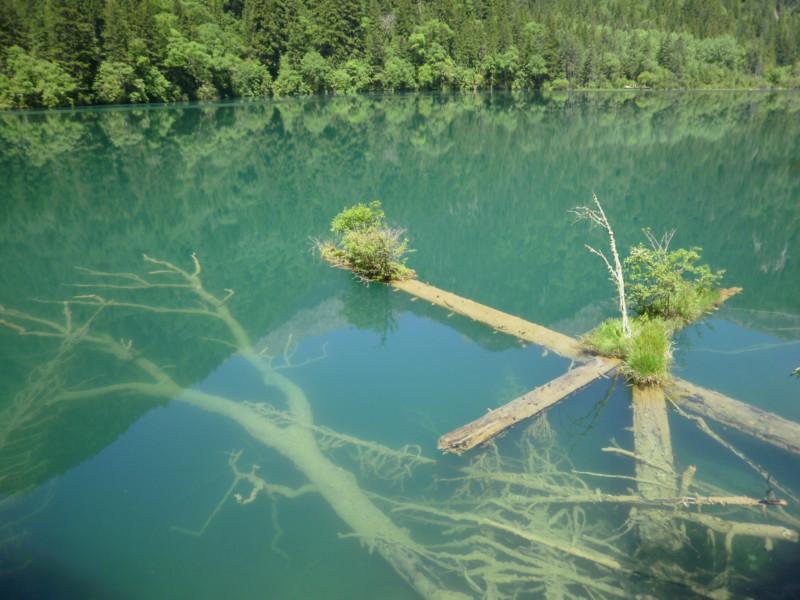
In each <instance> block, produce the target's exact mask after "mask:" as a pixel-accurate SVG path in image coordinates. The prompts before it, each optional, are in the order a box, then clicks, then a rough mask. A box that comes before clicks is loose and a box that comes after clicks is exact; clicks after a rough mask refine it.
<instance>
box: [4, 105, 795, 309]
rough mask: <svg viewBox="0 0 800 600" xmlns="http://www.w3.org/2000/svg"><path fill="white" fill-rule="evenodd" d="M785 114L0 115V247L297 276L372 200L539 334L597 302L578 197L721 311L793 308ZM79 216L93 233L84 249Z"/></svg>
mask: <svg viewBox="0 0 800 600" xmlns="http://www.w3.org/2000/svg"><path fill="white" fill-rule="evenodd" d="M798 112H800V99H798V97H797V96H796V95H792V94H774V95H768V94H753V93H750V94H714V93H706V94H700V93H698V94H653V95H644V96H632V95H627V94H612V95H588V96H570V97H563V98H562V97H555V98H551V99H549V100H547V101H534V100H532V99H526V98H517V97H514V96H508V95H496V96H494V97H492V96H477V97H469V96H468V97H459V96H455V97H437V96H399V97H386V98H383V97H356V98H342V99H311V100H292V101H286V102H276V103H266V104H252V105H246V104H239V105H231V106H224V105H219V106H218V105H212V106H195V107H189V108H163V109H133V110H106V111H76V112H65V113H30V114H19V113H6V114H4V115H2V123H3V126H2V128H0V136H2V144H3V145H2V155H1V156H2V160H3V162H2V167H0V168H2V171H3V176H4V179H5V180H6V182H7V188H6V197H7V201H6V202H5V203H4V210H5V211H6V214H5V215H4V218H3V227H4V231H3V240H4V241H5V244H4V245H5V247H4V254H6V255H8V254H9V250H10V248H9V245H10V244H11V243H12V242H13V243H14V245H15V246H14V247H16V248H24V247H25V246H31V247H35V248H36V249H37V251H36V253H35V254H36V255H39V256H47V257H49V258H50V263H51V265H50V267H49V268H55V269H57V270H60V269H63V267H64V266H71V265H72V264H74V263H75V262H76V261H75V259H74V258H73V256H72V253H73V252H74V253H75V254H76V255H77V256H79V257H81V260H80V261H77V262H85V260H86V259H94V258H95V257H96V260H91V262H92V263H93V264H98V263H107V262H109V261H112V260H114V258H115V257H120V256H122V255H125V254H126V253H127V252H131V254H134V255H136V254H138V253H139V251H140V250H145V249H149V250H151V251H152V250H153V249H154V248H161V247H164V246H165V245H167V244H168V247H169V248H170V254H171V255H172V254H175V255H177V254H178V252H176V251H177V250H181V251H183V250H186V249H189V250H191V249H198V250H200V249H202V248H208V250H209V252H206V253H205V254H206V255H208V254H209V253H211V254H213V255H214V256H216V257H219V258H223V257H225V258H227V259H235V260H237V261H239V262H240V263H241V264H244V263H247V264H248V265H249V267H245V269H248V268H251V269H252V271H251V272H253V273H255V272H263V271H262V269H263V267H264V265H265V264H269V265H272V267H273V268H287V270H291V272H292V274H293V279H294V280H295V281H297V282H299V281H300V280H307V279H309V278H313V277H314V275H313V274H312V273H311V272H312V271H313V270H314V268H315V265H314V264H313V261H308V260H305V258H306V257H304V256H300V255H299V254H298V252H297V250H298V249H299V248H300V247H301V246H304V245H305V244H306V239H307V237H308V236H309V235H321V234H323V233H324V231H325V225H326V223H327V220H328V219H329V217H330V216H331V215H332V214H334V213H335V212H336V211H337V210H338V209H339V208H341V206H343V205H346V204H348V203H352V202H353V201H355V200H363V199H368V198H372V197H380V198H381V199H382V200H383V201H384V203H385V204H386V206H387V208H388V210H389V214H390V215H391V217H392V218H393V219H394V220H395V221H397V222H398V223H401V224H403V225H404V226H407V227H408V228H409V229H410V232H411V234H412V237H413V243H414V246H415V247H416V248H417V249H418V250H419V252H418V254H417V255H416V256H414V257H413V260H412V262H413V264H414V265H415V267H416V268H417V270H418V271H419V272H420V273H421V276H422V277H423V278H426V279H429V280H431V281H435V282H437V283H438V284H439V285H441V286H443V287H448V286H449V287H451V288H453V289H454V291H457V292H464V293H466V295H468V296H470V297H476V298H478V299H484V300H486V301H487V302H488V303H490V304H495V305H496V304H501V305H505V306H506V308H508V309H509V310H511V311H512V312H514V313H517V314H523V315H525V316H530V317H534V318H535V319H536V320H537V321H540V322H545V323H555V322H558V321H560V320H563V319H569V318H570V317H572V316H573V315H574V314H575V313H576V312H577V311H578V310H580V309H581V308H583V307H585V306H587V305H590V304H592V303H594V302H596V300H597V294H596V286H599V285H601V281H602V278H603V275H602V273H601V272H599V270H597V269H595V268H594V267H595V265H593V264H592V262H591V261H590V260H587V257H586V256H585V253H584V252H583V251H582V248H581V241H582V238H581V236H582V235H583V232H582V231H581V230H580V229H579V228H573V227H571V226H570V222H569V218H568V217H567V215H566V213H565V210H566V209H567V208H569V207H571V206H573V205H575V204H576V203H578V202H582V201H585V199H586V198H587V197H588V195H589V193H590V191H591V190H592V189H594V190H596V191H597V192H598V194H599V195H600V197H601V199H602V200H603V201H604V202H605V203H606V204H607V205H608V207H609V211H610V212H611V214H612V217H613V218H614V220H615V222H616V225H617V228H618V229H619V230H620V233H619V236H620V238H621V239H622V240H624V241H623V244H627V243H630V244H632V243H634V242H636V241H638V240H639V239H640V236H639V235H638V229H639V228H641V227H645V226H652V227H653V228H654V229H665V228H671V227H677V228H678V235H677V236H676V239H675V243H676V244H680V245H692V244H697V245H702V246H703V247H704V248H705V249H706V255H707V257H708V259H709V260H710V261H711V262H712V263H713V264H715V265H720V266H722V267H725V268H727V269H728V272H729V279H728V281H729V282H730V283H731V284H734V283H735V284H737V285H742V286H744V287H745V288H746V289H747V290H750V291H752V293H745V294H744V295H743V296H742V298H740V299H739V300H737V306H743V307H748V308H752V309H769V310H777V311H781V312H789V313H797V312H798V306H797V304H796V301H794V303H793V301H792V300H791V299H792V298H797V297H800V294H799V293H789V292H790V291H800V290H798V289H797V286H798V285H800V283H798V282H800V277H798V276H797V275H796V274H797V272H798V262H797V258H796V256H797V254H798V248H797V244H798V243H800V242H798V239H797V234H796V231H797V230H798V227H797V223H798V219H799V218H800V216H799V213H800V211H798V210H797V202H798V197H800V148H799V147H798V145H799V144H800V143H799V142H798V141H797V140H798V139H800V135H797V134H798V132H797V131H796V129H797V128H798V127H800V125H798V122H799V121H800V119H798V118H797V115H798ZM86 223H92V224H93V225H95V226H96V227H94V229H102V231H95V230H94V229H93V231H92V236H91V237H92V242H93V243H92V244H91V247H90V248H89V251H88V252H87V248H86V247H83V246H81V242H80V237H81V235H78V232H82V231H83V230H82V228H83V227H84V226H85V224H86ZM56 226H58V227H60V228H63V229H64V231H65V232H66V231H69V232H73V233H71V234H70V235H58V234H56V233H55V232H54V229H53V228H54V227H56ZM265 228H266V229H265ZM272 231H280V232H283V233H284V234H285V235H282V236H270V235H269V232H272ZM167 237H168V238H169V242H167V240H166V239H165V238H167ZM476 242H479V243H476ZM49 244H54V245H56V246H55V247H52V248H51V247H49V246H48V245H49ZM287 244H293V245H294V246H293V247H292V249H289V248H287V247H286V245H287ZM278 246H280V249H279V248H278ZM56 247H57V249H58V251H57V252H55V251H51V250H55V248H56ZM112 248H113V249H114V250H113V251H111V249H112ZM53 257H57V258H56V259H55V261H56V262H53V260H54V259H53ZM267 257H269V258H267ZM58 261H63V262H62V263H60V264H58ZM260 261H263V262H261V263H260ZM288 261H292V265H291V267H289V266H288V265H287V262H288ZM26 263H27V264H26V266H25V270H26V271H28V272H30V270H31V269H30V268H31V265H30V259H28V260H27V261H26ZM7 266H8V263H7ZM43 268H44V267H43ZM498 273H503V276H502V277H500V276H498V275H497V274H498ZM523 273H524V274H525V276H518V274H523ZM45 274H46V273H42V275H45ZM2 277H3V279H4V280H5V281H8V279H7V278H8V277H12V281H14V277H13V274H11V273H9V269H8V268H4V269H3V274H2ZM36 279H38V280H39V281H53V277H42V278H36ZM487 280H492V286H491V289H486V288H487V286H486V285H485V281H487ZM587 280H588V281H589V285H587ZM5 281H4V283H5ZM20 283H21V282H20V281H14V284H15V286H18V285H19V284H20ZM239 287H241V286H239ZM755 290H758V293H757V294H756V293H755Z"/></svg>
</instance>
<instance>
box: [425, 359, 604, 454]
mask: <svg viewBox="0 0 800 600" xmlns="http://www.w3.org/2000/svg"><path fill="white" fill-rule="evenodd" d="M617 366H618V365H617V362H616V361H612V360H608V359H605V358H603V357H596V358H594V359H592V360H590V361H589V362H587V363H585V364H582V365H580V366H578V367H576V368H574V369H570V370H569V371H567V372H566V373H564V374H563V375H562V376H561V377H557V378H556V379H553V380H552V381H549V382H548V383H546V384H544V385H542V386H539V387H537V388H536V389H535V390H533V391H530V392H528V393H527V394H525V395H524V396H520V397H519V398H517V399H516V400H512V401H511V402H509V403H508V404H504V405H503V406H501V407H500V408H497V409H495V410H492V411H489V412H488V413H487V414H486V415H484V416H482V417H481V418H479V419H476V420H474V421H472V422H471V423H467V424H466V425H464V426H463V427H459V428H458V429H456V430H454V431H451V432H450V433H447V434H445V435H443V436H442V437H440V438H439V442H438V444H437V447H438V448H439V450H441V451H442V452H452V453H453V454H462V453H464V452H466V451H467V450H470V449H472V448H474V447H475V446H478V445H479V444H482V443H484V442H486V441H487V440H490V439H492V438H493V437H494V436H496V435H497V434H498V433H500V432H501V431H503V430H504V429H507V428H508V427H511V426H512V425H514V424H515V423H517V422H518V421H520V420H521V419H527V418H529V417H532V416H534V415H536V414H538V413H540V412H542V411H543V410H545V409H547V408H549V407H550V406H552V405H553V404H555V403H556V402H558V401H560V400H561V399H562V398H565V397H566V396H568V395H570V394H572V393H574V392H576V391H578V390H579V389H581V388H582V387H584V386H586V385H588V384H589V383H591V382H592V381H594V380H595V379H597V378H598V377H601V376H602V375H605V374H606V373H608V372H609V371H613V370H614V369H616V368H617Z"/></svg>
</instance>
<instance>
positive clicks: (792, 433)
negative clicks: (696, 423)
mask: <svg viewBox="0 0 800 600" xmlns="http://www.w3.org/2000/svg"><path fill="white" fill-rule="evenodd" d="M390 285H391V286H392V287H394V288H395V289H397V290H401V291H403V292H406V293H407V294H409V295H411V296H415V297H417V298H421V299H423V300H427V301H429V302H431V303H432V304H436V305H438V306H441V307H443V308H446V309H448V310H449V311H451V312H454V313H458V314H460V315H464V316H466V317H468V318H470V319H472V320H474V321H478V322H481V323H485V324H486V325H489V326H490V327H492V328H494V329H495V330H497V331H502V332H503V333H507V334H508V335H512V336H515V337H517V338H519V339H522V340H525V341H528V342H531V343H533V344H537V345H540V346H543V347H545V348H547V349H548V350H550V351H552V352H554V353H556V354H558V355H560V356H563V357H564V358H569V359H571V360H574V361H580V362H586V361H589V360H592V356H591V355H589V354H587V353H586V352H585V351H584V349H583V347H582V345H581V343H580V342H579V341H578V340H576V339H574V338H571V337H569V336H567V335H564V334H562V333H558V332H557V331H553V330H552V329H548V328H547V327H543V326H541V325H537V324H535V323H531V322H528V321H526V320H524V319H521V318H519V317H515V316H513V315H510V314H508V313H504V312H502V311H499V310H496V309H493V308H491V307H489V306H485V305H483V304H479V303H478V302H474V301H472V300H468V299H466V298H462V297H460V296H457V295H456V294H452V293H450V292H446V291H444V290H440V289H439V288H436V287H434V286H432V285H428V284H426V283H423V282H421V281H419V280H416V279H409V280H406V281H394V282H391V284H390ZM740 291H741V288H726V289H723V290H720V299H719V301H718V303H717V305H719V304H722V303H723V302H725V301H726V300H727V299H729V298H730V297H732V296H734V295H736V294H738V293H739V292H740ZM600 358H602V360H605V361H607V364H608V365H609V369H608V370H606V371H603V373H599V374H598V375H597V376H598V377H599V376H600V375H605V374H607V373H610V372H611V370H612V369H613V367H615V366H619V364H620V361H619V360H617V359H613V358H603V357H600ZM588 383H589V382H586V384H588ZM586 384H584V385H586ZM542 387H544V386H542ZM538 389H539V388H537V390H538ZM534 392H536V390H534ZM534 392H531V393H534ZM666 392H667V394H668V395H669V396H670V398H671V399H672V400H673V401H675V402H676V403H677V404H678V405H679V406H681V407H682V408H683V409H685V410H687V411H690V412H693V413H696V414H699V415H702V416H704V417H707V418H709V419H712V420H714V421H717V422H718V423H722V424H723V425H727V426H728V427H733V428H734V429H737V430H739V431H741V432H742V433H746V434H748V435H751V436H753V437H756V438H758V439H760V440H763V441H765V442H767V443H769V444H772V445H773V446H777V447H778V448H781V449H783V450H788V451H789V452H793V453H795V454H800V424H798V423H794V422H792V421H789V420H787V419H784V418H782V417H779V416H778V415H775V414H773V413H770V412H768V411H765V410H761V409H758V408H755V407H752V406H749V405H748V404H745V403H744V402H740V401H739V400H735V399H733V398H730V397H728V396H725V395H724V394H720V393H719V392H714V391H712V390H708V389H705V388H703V387H700V386H698V385H694V384H692V383H690V382H688V381H685V380H683V379H677V378H676V379H674V380H673V381H672V382H671V383H670V384H668V385H667V386H666ZM568 393H570V392H568ZM565 395H567V394H565ZM526 396H527V394H526ZM524 397H525V396H523V397H522V398H524ZM562 398H563V396H562ZM520 399H521V398H517V399H515V400H512V403H515V402H517V401H518V400H520ZM556 401H557V400H556ZM554 403H555V402H553V403H552V404H554ZM552 404H550V406H552ZM537 412H538V411H537ZM532 414H536V412H534V413H532ZM506 418H507V417H506V415H505V413H503V412H500V409H498V410H495V411H492V412H491V413H489V414H488V415H485V416H484V417H481V419H478V420H477V421H484V420H492V419H498V421H500V420H503V419H506ZM518 420H519V419H517V420H515V421H507V422H506V425H505V427H498V428H497V429H496V431H495V432H494V434H493V435H497V434H498V433H500V432H501V431H503V430H504V429H506V428H507V427H509V426H511V425H513V424H514V423H516V422H518ZM477 421H475V422H477ZM485 424H486V423H485V422H484V425H485ZM470 425H472V423H470V424H469V425H467V426H465V427H469V426H470ZM461 429H463V428H461ZM458 431H460V430H455V431H453V432H451V433H448V434H446V435H444V436H442V438H440V443H441V440H443V439H445V440H446V439H450V436H455V437H457V436H456V432H458ZM490 438H491V436H489V437H486V438H485V439H482V440H481V441H480V442H478V443H481V442H485V441H488V439H490ZM470 447H474V446H470ZM468 449H469V448H464V449H463V450H461V452H464V451H466V450H468Z"/></svg>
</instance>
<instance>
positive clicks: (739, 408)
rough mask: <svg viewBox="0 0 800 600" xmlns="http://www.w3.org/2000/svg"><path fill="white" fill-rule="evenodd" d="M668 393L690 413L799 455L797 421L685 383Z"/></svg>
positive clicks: (677, 382) (670, 386)
mask: <svg viewBox="0 0 800 600" xmlns="http://www.w3.org/2000/svg"><path fill="white" fill-rule="evenodd" d="M665 391H666V392H667V395H668V396H669V397H670V399H671V400H672V401H673V402H675V403H676V404H677V405H678V406H680V407H681V408H683V409H684V410H686V411H688V412H691V413H695V414H699V415H701V416H703V417H706V418H708V419H711V420H713V421H716V422H718V423H721V424H723V425H727V426H728V427H732V428H734V429H738V430H739V431H741V432H743V433H746V434H748V435H751V436H753V437H755V438H757V439H759V440H763V441H765V442H767V443H769V444H772V445H773V446H777V447H778V448H781V449H783V450H788V451H789V452H793V453H795V454H800V424H798V423H795V422H794V421H789V420H788V419H784V418H783V417H779V416H778V415H776V414H774V413H771V412H768V411H766V410H762V409H760V408H756V407H755V406H750V405H749V404H745V403H744V402H740V401H739V400H734V399H733V398H730V397H728V396H726V395H724V394H720V393H719V392H715V391H713V390H709V389H706V388H704V387H701V386H699V385H695V384H693V383H690V382H688V381H684V380H683V379H675V380H673V381H672V382H671V383H670V384H668V385H667V386H665Z"/></svg>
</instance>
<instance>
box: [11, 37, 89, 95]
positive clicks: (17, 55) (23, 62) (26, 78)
mask: <svg viewBox="0 0 800 600" xmlns="http://www.w3.org/2000/svg"><path fill="white" fill-rule="evenodd" d="M6 70H7V72H8V75H5V74H0V108H6V107H21V108H28V107H34V106H45V107H48V108H49V107H53V106H59V105H63V104H70V103H71V97H72V93H73V92H74V91H75V88H76V87H77V85H76V83H75V79H73V78H72V76H71V75H70V74H69V73H67V72H66V71H65V70H64V69H63V68H62V67H61V66H59V65H58V64H56V63H54V62H50V61H48V60H45V59H42V58H37V57H35V56H31V55H30V54H28V53H27V52H26V51H25V50H23V49H22V48H20V47H19V46H12V47H11V48H9V49H8V52H7V54H6Z"/></svg>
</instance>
